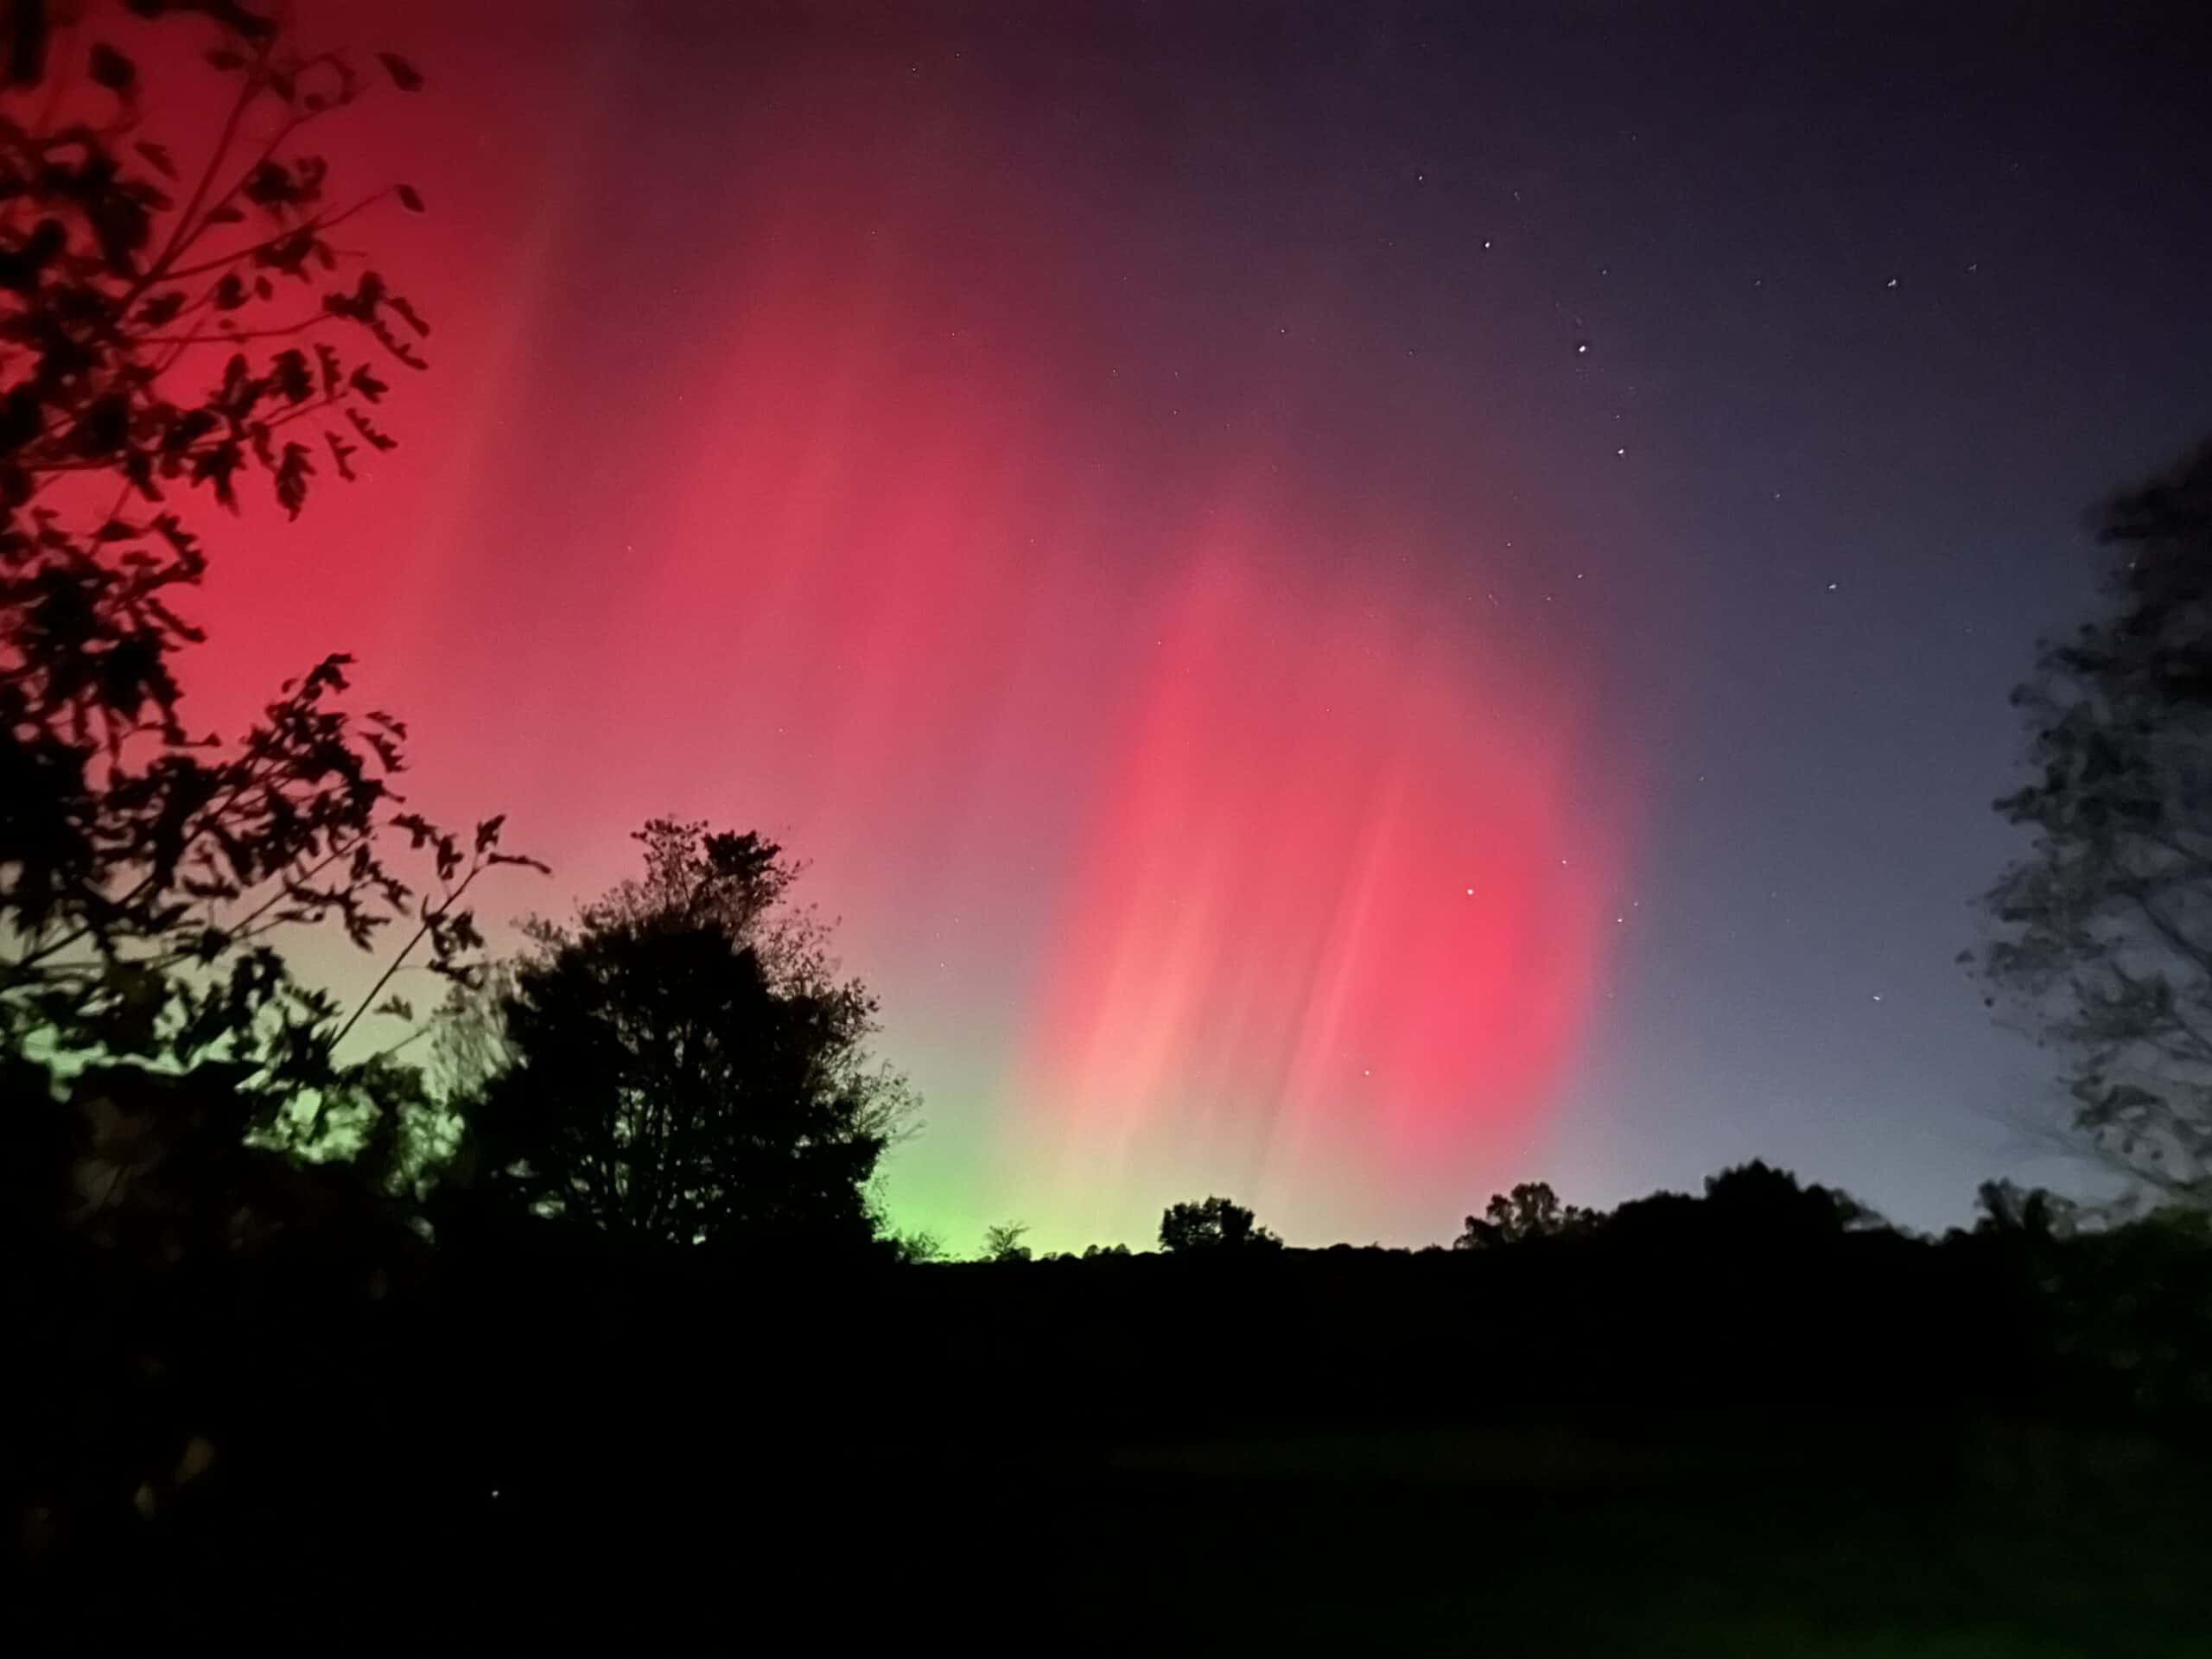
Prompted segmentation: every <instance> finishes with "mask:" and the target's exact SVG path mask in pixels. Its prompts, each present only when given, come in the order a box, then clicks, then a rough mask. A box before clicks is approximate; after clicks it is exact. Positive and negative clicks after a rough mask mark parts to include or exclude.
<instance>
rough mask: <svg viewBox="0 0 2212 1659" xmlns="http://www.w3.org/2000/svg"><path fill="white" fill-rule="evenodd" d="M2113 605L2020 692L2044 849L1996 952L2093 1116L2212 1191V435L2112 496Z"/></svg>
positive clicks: (2015, 899) (2001, 902) (1993, 904)
mask: <svg viewBox="0 0 2212 1659" xmlns="http://www.w3.org/2000/svg"><path fill="white" fill-rule="evenodd" d="M2099 539H2100V540H2101V542H2103V543H2105V544H2107V545H2108V546H2110V547H2112V548H2113V550H2114V551H2115V555H2116V556H2115V559H2114V563H2113V568H2112V569H2111V570H2110V572H2109V574H2108V575H2107V581H2106V588H2105V592H2106V601H2105V607H2104V609H2103V612H2102V613H2101V615H2099V616H2098V617H2096V618H2095V619H2094V620H2092V621H2089V622H2088V623H2085V624H2083V625H2082V626H2081V627H2080V628H2079V629H2078V630H2077V631H2076V632H2075V633H2074V634H2073V635H2071V636H2070V637H2069V638H2066V639H2058V640H2052V641H2047V642H2046V643H2045V644H2044V645H2043V647H2042V649H2041V652H2040V654H2039V655H2038V657H2037V661H2036V667H2035V672H2034V674H2033V676H2032V677H2031V678H2030V679H2029V680H2028V681H2027V682H2026V683H2024V684H2023V685H2022V686H2021V687H2020V688H2019V689H2018V690H2016V691H2015V692H2014V693H2013V702H2015V703H2016V704H2017V705H2018V707H2019V708H2020V709H2021V710H2022V711H2023V713H2024V715H2025V718H2026V724H2027V732H2028V743H2027V760H2028V766H2029V768H2030V771H2031V781H2030V782H2029V783H2027V784H2026V785H2024V786H2023V787H2022V788H2020V789H2019V790H2017V791H2014V792H2013V793H2012V794H2011V795H2008V796H2006V797H2005V798H2003V799H2002V800H2000V801H1999V802H1998V803H1997V810H1999V811H2000V812H2001V813H2003V814H2004V816H2005V817H2006V818H2007V819H2008V820H2010V821H2011V822H2012V823H2016V824H2019V825H2022V826H2024V827H2025V828H2027V829H2031V830H2033V831H2034V833H2035V842H2034V846H2033V849H2031V851H2030V852H2029V853H2028V854H2027V855H2025V856H2024V857H2023V858H2021V859H2020V860H2018V861H2017V862H2015V863H2014V864H2013V865H2012V867H2011V868H2008V869H2007V870H2006V871H2005V873H2004V874H2003V875H2002V876H2001V877H2000V878H1999V880H1998V881H1997V883H1996V885H1995V886H1994V887H1992V888H1991V889H1990V891H1989V893H1988V894H1987V895H1986V906H1987V909H1988V912H1989V913H1990V915H1991V917H1992V918H1993V922H1994V924H1995V926H1994V930H1993V932H1994V937H1993V939H1992V940H1991V942H1990V943H1989V944H1987V946H1986V949H1984V950H1983V951H1982V952H1981V955H1980V963H1979V967H1980V973H1981V976H1983V978H1984V979H1985V981H1986V983H1987V985H1988V987H1989V990H1990V1000H1991V1001H1992V1003H1993V1004H1997V1003H1999V1002H2002V1003H2004V1004H2005V1005H2007V1006H2008V1007H2009V1008H2010V1009H2011V1011H2012V1013H2014V1014H2017V1015H2018V1016H2020V1017H2022V1018H2023V1019H2024V1020H2025V1022H2026V1023H2027V1024H2028V1025H2030V1026H2031V1027H2032V1028H2033V1029H2034V1030H2035V1031H2036V1033H2037V1034H2038V1036H2039V1037H2040V1038H2041V1039H2043V1040H2044V1041H2046V1042H2048V1043H2049V1044H2050V1045H2051V1046H2054V1047H2056V1048H2057V1049H2058V1050H2060V1051H2061V1052H2063V1053H2064V1055H2065V1056H2066V1058H2067V1067H2068V1069H2067V1073H2066V1077H2067V1082H2068V1084H2069V1086H2070V1088H2071V1090H2072V1093H2073V1097H2074V1101H2075V1112H2074V1127H2075V1129H2076V1130H2077V1131H2078V1132H2079V1134H2080V1135H2081V1136H2082V1138H2083V1139H2084V1140H2085V1141H2087V1143H2088V1145H2089V1146H2090V1147H2092V1148H2094V1150H2095V1151H2096V1152H2097V1153H2099V1154H2101V1155H2102V1156H2104V1157H2105V1158H2106V1159H2107V1160H2110V1161H2111V1162H2112V1163H2113V1165H2114V1166H2117V1167H2118V1168H2120V1170H2122V1171H2124V1172H2125V1173H2126V1174H2128V1175H2129V1176H2131V1177H2133V1178H2134V1179H2137V1180H2139V1181H2141V1182H2145V1183H2147V1184H2149V1185H2151V1186H2152V1188H2154V1189H2157V1190H2158V1191H2160V1192H2163V1193H2164V1195H2165V1196H2167V1197H2168V1198H2172V1199H2177V1200H2185V1201H2189V1202H2192V1203H2195V1204H2198V1205H2209V1204H2212V446H2208V447H2206V448H2200V449H2199V450H2198V451H2197V452H2196V454H2194V455H2192V456H2190V458H2189V459H2188V460H2186V461H2183V463H2182V464H2181V465H2180V466H2178V467H2176V468H2175V469H2174V470H2173V471H2172V472H2171V474H2168V475H2167V476H2165V477H2164V478H2161V479H2158V480H2155V481H2153V482H2152V483H2150V484H2147V485H2145V486H2143V487H2141V488H2139V489H2137V490H2134V491H2133V492H2131V493H2127V494H2125V495H2122V496H2120V498H2118V499H2116V500H2114V501H2113V503H2112V504H2111V505H2109V506H2108V507H2107V509H2106V511H2105V512H2104V515H2103V519H2102V523H2101V529H2100V537H2099Z"/></svg>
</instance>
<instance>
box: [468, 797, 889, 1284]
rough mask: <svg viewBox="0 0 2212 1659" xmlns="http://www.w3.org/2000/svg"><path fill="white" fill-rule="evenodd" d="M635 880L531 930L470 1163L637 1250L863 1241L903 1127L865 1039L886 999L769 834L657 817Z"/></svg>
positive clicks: (509, 1196)
mask: <svg viewBox="0 0 2212 1659" xmlns="http://www.w3.org/2000/svg"><path fill="white" fill-rule="evenodd" d="M636 838H637V839H638V840H639V842H642V843H643V844H644V847H645V875H644V876H643V878H642V879H640V880H632V881H626V882H624V883H623V884H622V885H620V886H619V887H616V888H614V889H613V891H612V892H610V893H607V895H605V896H604V897H603V898H601V899H598V900H596V901H595V902H594V903H591V904H588V905H587V906H584V907H583V909H582V912H580V914H579V915H578V917H577V918H576V921H575V924H574V925H572V926H564V925H557V924H554V923H550V922H545V921H537V922H534V923H531V925H529V927H528V929H527V931H528V933H529V935H530V937H531V941H532V944H533V949H532V950H531V951H530V952H529V953H528V954H526V955H525V956H524V957H523V958H522V959H520V960H519V961H518V962H517V963H515V964H514V965H513V968H512V988H511V989H510V990H509V991H508V993H507V994H506V995H505V998H504V999H503V1001H501V1003H500V1005H499V1020H500V1022H501V1039H502V1041H503V1043H504V1045H505V1048H506V1050H507V1051H508V1052H510V1053H511V1054H512V1064H510V1065H507V1066H505V1068H504V1069H502V1070H500V1071H498V1072H497V1073H495V1074H494V1075H493V1077H491V1078H490V1079H489V1081H488V1082H487V1083H486V1084H485V1085H484V1087H483V1089H482V1090H481V1092H480V1095H479V1096H478V1097H477V1098H476V1099H475V1100H474V1101H473V1102H470V1103H467V1105H466V1107H465V1113H466V1116H467V1122H468V1126H469V1127H468V1135H467V1140H466V1141H465V1142H464V1145H463V1148H462V1152H461V1167H462V1168H463V1169H464V1170H465V1171H467V1172H470V1173H469V1174H468V1177H467V1179H470V1180H471V1181H472V1182H473V1184H474V1187H475V1189H476V1190H477V1191H478V1192H481V1193H482V1194H483V1195H485V1196H486V1197H488V1198H492V1199H493V1200H494V1201H495V1202H496V1203H497V1204H498V1205H499V1207H501V1208H503V1209H505V1210H506V1211H511V1212H512V1211H527V1212H531V1213H534V1214H537V1215H539V1216H542V1217H557V1218H561V1219H564V1220H567V1221H569V1222H572V1223H575V1224H581V1225H583V1226H585V1227H587V1228H589V1229H591V1230H595V1231H597V1232H600V1233H603V1234H607V1235H611V1236H615V1237H619V1238H621V1239H624V1240H626V1241H628V1242H631V1243H662V1244H683V1245H690V1244H702V1243H705V1244H733V1243H742V1244H746V1245H748V1246H756V1247H757V1246H760V1245H765V1244H779V1245H785V1246H791V1245H800V1244H805V1245H820V1246H823V1247H835V1246H838V1245H840V1244H850V1243H864V1242H866V1241H867V1240H868V1239H869V1238H871V1237H872V1236H874V1231H875V1229H876V1217H875V1214H874V1210H873V1209H872V1208H871V1206H870V1205H869V1203H868V1184H869V1182H870V1180H871V1179H872V1178H873V1176H874V1173H875V1166H876V1161H877V1160H878V1159H879V1158H880V1156H881V1155H882V1154H883V1152H884V1150H885V1148H886V1147H888V1146H889V1145H890V1144H891V1143H892V1141H893V1140H894V1139H896V1138H897V1137H898V1136H899V1135H900V1134H902V1133H904V1132H905V1131H906V1128H907V1127H908V1126H909V1124H910V1122H911V1120H912V1112H913V1103H912V1096H911V1093H910V1091H909V1090H908V1089H907V1087H906V1083H905V1081H904V1079H903V1078H901V1077H898V1076H897V1075H896V1074H894V1073H892V1072H890V1071H885V1070H882V1069H880V1068H879V1067H876V1066H875V1065H874V1064H873V1063H872V1061H871V1060H870V1058H869V1056H868V1050H867V1045H868V1039H869V1038H870V1037H871V1036H872V1035H873V1034H874V1030H875V1025H874V1016H875V1002H874V999H873V998H872V997H871V996H870V995H868V991H867V989H866V988H865V987H863V986H862V985H861V984H860V983H859V982H857V981H855V980H841V979H840V978H839V977H838V976H837V972H836V964H835V963H834V962H833V961H832V960H831V959H830V957H829V954H828V948H827V938H826V931H825V930H824V929H823V927H822V926H821V925H819V924H818V923H817V922H815V921H814V920H813V919H812V918H811V917H810V916H809V915H807V914H806V913H805V912H793V911H792V910H791V908H790V907H789V906H786V905H785V902H784V901H785V894H786V893H787V891H788V889H789V888H790V886H791V882H792V881H793V880H795V879H796V877H797V875H798V869H797V867H795V866H794V865H792V864H791V863H790V862H789V861H786V860H785V857H784V855H783V853H782V850H781V849H779V848H778V847H777V846H776V845H775V843H774V842H768V841H764V840H762V839H761V838H760V836H755V835H752V834H745V835H735V834H728V833H710V832H709V830H708V829H707V827H706V826H705V825H704V824H702V823H676V822H673V821H671V820H667V819H656V820H654V821H653V822H652V823H648V824H647V825H646V826H645V829H643V830H641V831H639V834H638V836H637V837H636Z"/></svg>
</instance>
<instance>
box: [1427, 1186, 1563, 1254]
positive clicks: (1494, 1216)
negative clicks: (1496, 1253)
mask: <svg viewBox="0 0 2212 1659" xmlns="http://www.w3.org/2000/svg"><path fill="white" fill-rule="evenodd" d="M1592 1219H1593V1217H1592V1215H1591V1212H1590V1211H1587V1210H1585V1209H1583V1208H1581V1207H1580V1205H1572V1204H1569V1205H1561V1204H1560V1201H1559V1194H1558V1193H1556V1192H1553V1191H1552V1189H1551V1183H1550V1182H1548V1181H1522V1182H1521V1183H1520V1184H1519V1185H1516V1187H1515V1188H1514V1189H1513V1190H1512V1192H1494V1193H1492V1194H1491V1200H1490V1203H1489V1205H1488V1206H1487V1207H1486V1208H1485V1209H1484V1212H1483V1213H1482V1214H1481V1215H1480V1216H1469V1217H1467V1225H1466V1229H1465V1231H1463V1232H1462V1233H1461V1234H1460V1235H1459V1237H1457V1238H1455V1239H1453V1240H1452V1249H1455V1250H1480V1249H1491V1248H1494V1247H1495V1246H1497V1245H1500V1244H1517V1243H1520V1242H1521V1241H1522V1239H1528V1238H1543V1237H1548V1236H1551V1235H1554V1234H1557V1233H1565V1232H1573V1231H1574V1230H1578V1229H1580V1228H1583V1227H1586V1226H1588V1225H1589V1224H1590V1223H1591V1221H1592Z"/></svg>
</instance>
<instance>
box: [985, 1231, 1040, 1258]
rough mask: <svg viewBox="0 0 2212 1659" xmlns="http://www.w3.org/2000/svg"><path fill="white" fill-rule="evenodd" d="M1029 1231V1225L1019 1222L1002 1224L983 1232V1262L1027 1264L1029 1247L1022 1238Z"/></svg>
mask: <svg viewBox="0 0 2212 1659" xmlns="http://www.w3.org/2000/svg"><path fill="white" fill-rule="evenodd" d="M1028 1230H1029V1227H1028V1224H1027V1223H1026V1222H1019V1221H1007V1222H1001V1223H1000V1224H997V1225H996V1226H993V1227H986V1228H985V1229H984V1230H983V1260H984V1261H986V1262H1027V1261H1028V1260H1029V1257H1030V1249H1029V1247H1028V1246H1027V1244H1025V1243H1022V1242H1021V1236H1022V1235H1023V1234H1024V1233H1026V1232H1027V1231H1028Z"/></svg>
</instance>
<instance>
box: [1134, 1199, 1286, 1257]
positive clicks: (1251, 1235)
mask: <svg viewBox="0 0 2212 1659" xmlns="http://www.w3.org/2000/svg"><path fill="white" fill-rule="evenodd" d="M1281 1248H1282V1240H1281V1239H1280V1238H1277V1237H1276V1236H1274V1234H1273V1233H1271V1232H1269V1231H1268V1230H1267V1229H1266V1228H1264V1227H1262V1226H1260V1225H1259V1224H1257V1222H1256V1221H1255V1218H1254V1217H1253V1215H1252V1212H1251V1211H1249V1210H1247V1209H1246V1208H1245V1207H1244V1206H1243V1205H1241V1204H1237V1203H1235V1202H1232V1201H1231V1200H1230V1199H1228V1198H1205V1199H1202V1200H1199V1201H1198V1202H1197V1203H1185V1204H1172V1205H1168V1206H1167V1210H1166V1213H1165V1214H1163V1215H1162V1216H1161V1217H1160V1249H1163V1250H1166V1251H1168V1252H1169V1253H1171V1254H1173V1255H1195V1254H1201V1253H1206V1252H1212V1251H1221V1250H1279V1249H1281Z"/></svg>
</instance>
